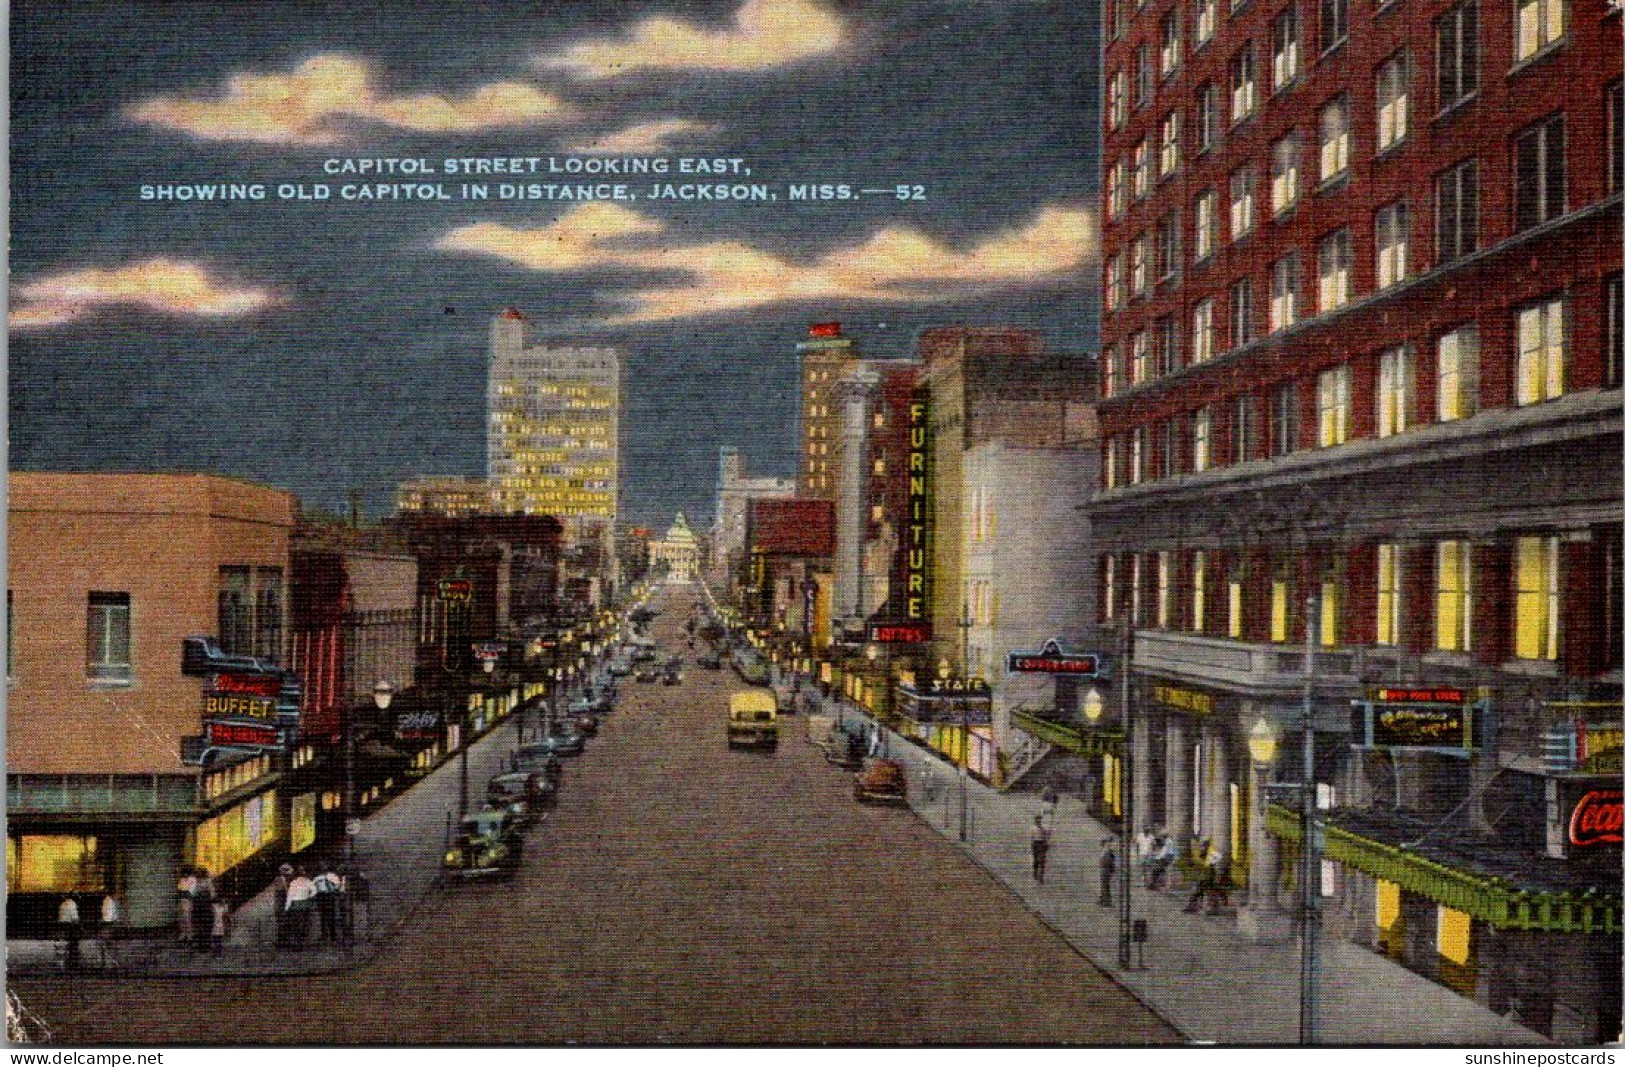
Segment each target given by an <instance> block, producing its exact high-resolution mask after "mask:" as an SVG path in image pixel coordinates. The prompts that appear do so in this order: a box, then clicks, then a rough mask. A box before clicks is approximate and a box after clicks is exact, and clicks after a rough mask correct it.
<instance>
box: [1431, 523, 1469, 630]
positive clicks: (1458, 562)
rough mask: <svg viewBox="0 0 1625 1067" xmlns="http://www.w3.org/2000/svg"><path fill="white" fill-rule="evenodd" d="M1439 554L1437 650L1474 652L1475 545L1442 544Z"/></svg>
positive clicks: (1438, 550)
mask: <svg viewBox="0 0 1625 1067" xmlns="http://www.w3.org/2000/svg"><path fill="white" fill-rule="evenodd" d="M1435 554H1436V564H1435V566H1436V568H1437V570H1436V574H1435V578H1436V581H1435V589H1436V590H1437V594H1436V596H1435V610H1434V623H1435V626H1434V630H1435V633H1434V642H1433V643H1434V647H1436V648H1439V649H1442V650H1444V651H1446V652H1471V651H1472V650H1473V546H1472V545H1470V544H1468V543H1467V542H1466V541H1440V542H1439V545H1438V548H1437V549H1436V550H1435Z"/></svg>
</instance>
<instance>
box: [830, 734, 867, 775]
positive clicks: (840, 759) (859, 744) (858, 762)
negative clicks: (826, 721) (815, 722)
mask: <svg viewBox="0 0 1625 1067" xmlns="http://www.w3.org/2000/svg"><path fill="white" fill-rule="evenodd" d="M863 732H864V731H863V726H862V724H861V723H857V722H838V723H835V724H834V725H833V726H831V727H830V731H829V736H828V737H826V738H825V739H824V740H823V742H821V743H820V745H819V747H820V748H822V749H823V750H824V758H825V759H827V760H829V761H830V762H831V763H833V764H835V766H837V767H845V768H847V769H848V770H857V769H858V768H860V767H862V766H863V754H864V752H865V751H866V750H867V749H868V747H869V746H868V743H867V742H866V740H865V739H864V736H863Z"/></svg>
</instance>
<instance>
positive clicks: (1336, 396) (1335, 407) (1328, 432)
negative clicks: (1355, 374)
mask: <svg viewBox="0 0 1625 1067" xmlns="http://www.w3.org/2000/svg"><path fill="white" fill-rule="evenodd" d="M1353 392H1354V390H1353V385H1352V380H1351V376H1350V374H1349V365H1348V364H1347V363H1345V364H1343V365H1342V366H1340V367H1333V368H1332V369H1331V370H1328V371H1322V372H1321V374H1320V380H1319V389H1318V392H1317V395H1318V402H1317V404H1316V412H1317V413H1318V414H1319V416H1320V447H1321V448H1331V447H1332V446H1334V445H1340V444H1344V443H1345V442H1347V441H1348V439H1349V417H1350V415H1352V414H1353V411H1354V399H1353Z"/></svg>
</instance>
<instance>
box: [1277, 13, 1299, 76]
mask: <svg viewBox="0 0 1625 1067" xmlns="http://www.w3.org/2000/svg"><path fill="white" fill-rule="evenodd" d="M1273 54H1274V56H1273V57H1274V63H1273V64H1272V68H1273V69H1272V71H1271V79H1272V80H1271V85H1272V86H1273V87H1274V88H1275V89H1277V90H1279V89H1282V88H1284V87H1286V86H1287V85H1290V84H1291V83H1292V82H1293V80H1295V79H1296V78H1297V76H1298V9H1297V8H1295V7H1289V8H1287V9H1286V10H1285V11H1283V12H1281V13H1280V14H1279V15H1277V16H1276V17H1275V28H1274V48H1273Z"/></svg>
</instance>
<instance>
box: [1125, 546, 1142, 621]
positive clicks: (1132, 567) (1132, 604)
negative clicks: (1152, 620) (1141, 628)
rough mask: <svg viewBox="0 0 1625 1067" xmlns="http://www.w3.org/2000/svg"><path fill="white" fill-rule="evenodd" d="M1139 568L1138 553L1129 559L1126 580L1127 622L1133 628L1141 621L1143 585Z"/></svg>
mask: <svg viewBox="0 0 1625 1067" xmlns="http://www.w3.org/2000/svg"><path fill="white" fill-rule="evenodd" d="M1140 567H1141V564H1140V555H1139V553H1135V554H1134V555H1133V556H1131V557H1129V580H1128V597H1129V615H1128V617H1129V622H1130V623H1132V624H1133V625H1135V626H1138V625H1140V619H1141V614H1140V589H1141V587H1142V586H1143V584H1144V583H1143V580H1142V576H1141V574H1140Z"/></svg>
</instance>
